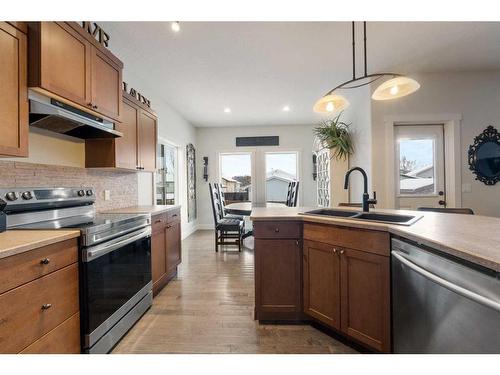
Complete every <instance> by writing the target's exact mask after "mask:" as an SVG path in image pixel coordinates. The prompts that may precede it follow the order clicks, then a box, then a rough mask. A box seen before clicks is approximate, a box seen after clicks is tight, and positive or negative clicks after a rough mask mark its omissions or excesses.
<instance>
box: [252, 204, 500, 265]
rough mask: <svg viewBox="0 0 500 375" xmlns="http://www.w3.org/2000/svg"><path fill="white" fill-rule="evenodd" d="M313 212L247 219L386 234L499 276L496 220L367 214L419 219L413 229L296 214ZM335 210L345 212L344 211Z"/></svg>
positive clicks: (265, 212)
mask: <svg viewBox="0 0 500 375" xmlns="http://www.w3.org/2000/svg"><path fill="white" fill-rule="evenodd" d="M313 209H315V208H306V207H280V208H264V207H262V208H260V207H258V208H254V209H252V214H251V216H250V218H251V220H253V221H262V220H301V221H305V222H317V223H325V224H335V225H341V226H349V227H355V228H365V229H373V230H381V231H387V232H390V233H392V234H394V235H398V236H401V237H403V238H407V239H409V240H412V241H415V242H418V243H421V244H423V245H427V246H429V247H432V248H434V249H436V250H440V251H443V252H445V253H448V254H451V255H454V256H457V257H459V258H462V259H465V260H468V261H471V262H473V263H476V264H479V265H482V266H485V267H487V268H490V269H493V270H495V271H497V272H500V218H495V217H488V216H479V215H459V214H443V213H436V212H422V211H405V210H378V209H377V210H372V211H371V212H383V213H398V214H411V215H418V216H423V217H422V218H421V219H420V220H418V221H417V222H416V223H414V224H413V225H411V226H404V225H395V224H383V223H375V222H366V221H357V220H349V219H342V218H336V217H317V216H312V215H302V214H300V213H302V212H305V211H309V210H313ZM338 209H341V210H346V209H347V210H349V208H345V207H338ZM350 210H353V211H359V209H358V210H356V209H350Z"/></svg>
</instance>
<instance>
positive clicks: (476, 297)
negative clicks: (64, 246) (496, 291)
mask: <svg viewBox="0 0 500 375" xmlns="http://www.w3.org/2000/svg"><path fill="white" fill-rule="evenodd" d="M391 254H392V256H393V257H395V258H396V259H397V260H398V261H399V262H401V263H402V264H404V265H405V266H406V267H408V268H410V269H411V270H413V271H414V272H416V273H418V274H420V275H422V276H423V277H425V278H427V279H429V280H431V281H433V282H434V283H436V284H438V285H440V286H442V287H444V288H446V289H448V290H451V291H452V292H455V293H457V294H458V295H460V296H462V297H465V298H468V299H470V300H472V301H474V302H476V303H478V304H480V305H484V306H488V307H489V308H491V309H493V310H496V311H498V312H500V303H498V302H496V301H493V300H491V299H489V298H488V297H485V296H482V295H481V294H478V293H475V292H473V291H472V290H469V289H466V288H463V287H461V286H460V285H457V284H454V283H452V282H451V281H448V280H446V279H443V278H442V277H440V276H438V275H435V274H433V273H432V272H429V271H427V270H426V269H425V268H422V267H420V266H417V265H416V264H415V263H413V262H411V261H410V260H408V259H407V258H406V257H405V256H404V255H403V253H402V252H400V251H398V250H392V252H391Z"/></svg>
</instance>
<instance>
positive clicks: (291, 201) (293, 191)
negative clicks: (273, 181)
mask: <svg viewBox="0 0 500 375" xmlns="http://www.w3.org/2000/svg"><path fill="white" fill-rule="evenodd" d="M298 197H299V181H292V182H289V183H288V192H287V195H286V205H287V206H288V207H297V199H298Z"/></svg>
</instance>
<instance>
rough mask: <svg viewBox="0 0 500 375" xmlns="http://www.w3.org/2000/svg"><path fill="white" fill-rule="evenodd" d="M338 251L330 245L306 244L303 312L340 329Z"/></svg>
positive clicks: (307, 242) (312, 242) (306, 242)
mask: <svg viewBox="0 0 500 375" xmlns="http://www.w3.org/2000/svg"><path fill="white" fill-rule="evenodd" d="M339 251H340V250H339V249H338V248H336V247H334V246H332V245H328V244H324V243H320V242H315V241H304V261H303V270H304V312H305V313H306V314H307V315H309V316H311V317H313V318H316V319H318V320H319V321H321V322H323V323H325V324H327V325H329V326H330V327H333V328H336V329H340V258H339Z"/></svg>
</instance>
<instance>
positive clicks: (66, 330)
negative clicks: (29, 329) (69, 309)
mask: <svg viewBox="0 0 500 375" xmlns="http://www.w3.org/2000/svg"><path fill="white" fill-rule="evenodd" d="M80 352H81V348H80V313H76V314H75V315H73V316H72V317H71V318H69V319H66V320H65V321H64V322H63V323H61V324H59V325H58V326H57V327H56V328H54V329H53V330H52V331H50V332H49V333H47V334H46V335H45V336H42V337H41V338H40V339H38V340H37V341H35V342H34V343H33V344H31V345H30V346H28V347H27V348H26V349H24V350H23V351H22V352H21V354H78V353H80Z"/></svg>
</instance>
